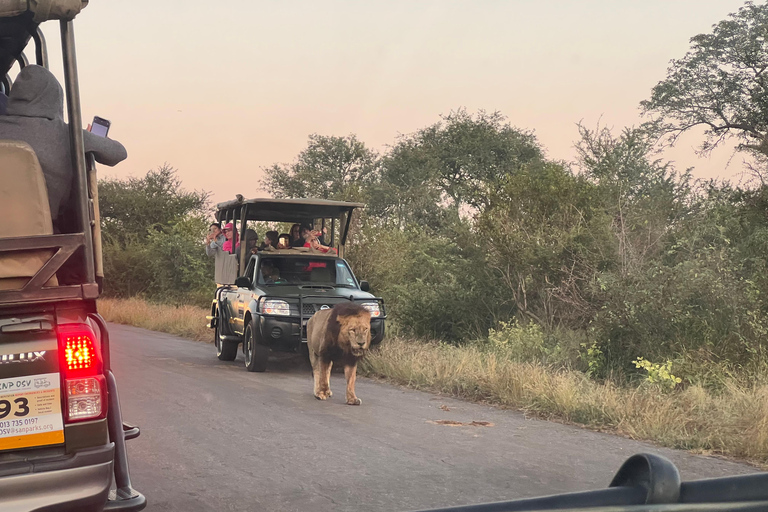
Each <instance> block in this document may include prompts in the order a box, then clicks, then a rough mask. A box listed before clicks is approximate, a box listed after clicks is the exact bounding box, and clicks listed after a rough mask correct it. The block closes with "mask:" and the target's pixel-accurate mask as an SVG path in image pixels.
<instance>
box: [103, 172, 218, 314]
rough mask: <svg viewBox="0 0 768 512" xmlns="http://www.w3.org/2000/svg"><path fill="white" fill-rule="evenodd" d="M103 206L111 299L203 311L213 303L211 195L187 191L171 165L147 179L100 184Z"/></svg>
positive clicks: (106, 273)
mask: <svg viewBox="0 0 768 512" xmlns="http://www.w3.org/2000/svg"><path fill="white" fill-rule="evenodd" d="M99 203H100V207H101V218H102V233H103V235H104V236H103V240H104V277H105V279H104V291H105V293H106V294H108V295H112V296H119V297H130V296H134V295H142V296H145V297H148V298H157V299H160V300H177V301H179V302H188V301H192V302H194V303H197V304H201V305H202V304H205V303H206V302H207V301H208V300H210V293H211V288H212V286H213V284H214V283H213V279H212V277H213V263H212V262H213V260H211V259H210V258H207V257H206V256H205V253H204V250H203V247H202V240H203V237H204V236H205V231H206V229H207V227H208V222H209V221H208V218H207V217H208V216H207V213H208V194H207V193H206V192H189V191H186V190H184V189H183V188H181V181H180V180H179V178H178V177H177V176H176V170H175V169H173V167H171V166H169V165H167V164H166V165H163V166H161V167H159V168H158V169H156V170H151V171H149V172H147V174H146V175H145V176H143V177H141V178H128V179H125V180H119V179H111V180H102V181H100V182H99Z"/></svg>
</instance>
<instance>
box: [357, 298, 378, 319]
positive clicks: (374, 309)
mask: <svg viewBox="0 0 768 512" xmlns="http://www.w3.org/2000/svg"><path fill="white" fill-rule="evenodd" d="M360 305H361V306H363V307H364V308H365V309H367V310H368V311H370V312H371V318H378V317H380V316H381V309H380V308H379V303H378V302H363V303H362V304H360Z"/></svg>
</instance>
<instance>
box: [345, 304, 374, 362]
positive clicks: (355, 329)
mask: <svg viewBox="0 0 768 512" xmlns="http://www.w3.org/2000/svg"><path fill="white" fill-rule="evenodd" d="M338 322H339V326H340V329H339V344H340V345H341V346H342V348H348V350H349V351H350V352H351V353H352V355H354V356H356V357H360V356H362V355H363V354H365V351H366V350H368V347H369V346H370V345H371V315H370V313H368V311H365V312H361V313H360V314H357V315H352V316H339V317H338Z"/></svg>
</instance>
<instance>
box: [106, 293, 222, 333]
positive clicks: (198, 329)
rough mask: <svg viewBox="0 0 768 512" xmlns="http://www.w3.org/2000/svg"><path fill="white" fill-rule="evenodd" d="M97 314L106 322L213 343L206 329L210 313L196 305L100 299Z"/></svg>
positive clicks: (209, 330) (209, 331)
mask: <svg viewBox="0 0 768 512" xmlns="http://www.w3.org/2000/svg"><path fill="white" fill-rule="evenodd" d="M98 307H99V313H101V315H102V316H103V317H104V319H105V320H106V321H107V322H114V323H116V324H125V325H133V326H135V327H143V328H144V329H151V330H153V331H159V332H167V333H168V334H175V335H177V336H182V337H184V338H189V339H192V340H196V341H207V342H213V331H212V330H211V329H209V328H208V327H206V324H207V323H208V320H206V319H205V316H206V315H210V314H211V313H210V310H209V309H206V308H200V307H197V306H165V305H158V304H151V303H149V302H147V301H145V300H142V299H107V298H102V299H99V306H98Z"/></svg>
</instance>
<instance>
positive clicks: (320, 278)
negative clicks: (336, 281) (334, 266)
mask: <svg viewBox="0 0 768 512" xmlns="http://www.w3.org/2000/svg"><path fill="white" fill-rule="evenodd" d="M309 282H310V283H330V282H331V271H330V270H328V269H327V268H321V267H318V268H313V269H312V271H311V272H310V273H309Z"/></svg>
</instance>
